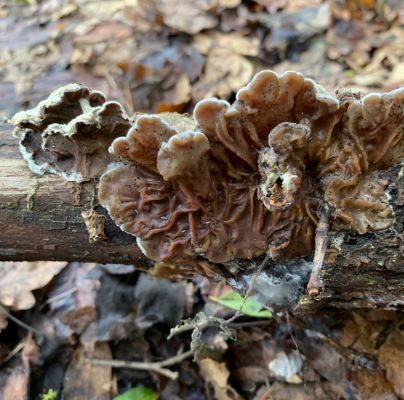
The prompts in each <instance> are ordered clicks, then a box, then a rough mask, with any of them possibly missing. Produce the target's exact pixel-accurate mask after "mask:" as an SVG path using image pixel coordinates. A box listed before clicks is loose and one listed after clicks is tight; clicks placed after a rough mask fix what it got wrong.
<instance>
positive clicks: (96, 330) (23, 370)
mask: <svg viewBox="0 0 404 400" xmlns="http://www.w3.org/2000/svg"><path fill="white" fill-rule="evenodd" d="M400 7H401V8H400ZM403 38H404V8H403V7H402V2H401V1H400V0H395V1H394V0H391V1H388V0H385V1H384V0H381V1H380V0H333V1H320V0H293V1H288V0H254V1H253V0H251V1H242V0H195V1H189V0H121V1H113V0H108V1H106V0H43V1H35V0H27V1H26V0H18V1H17V0H16V1H7V0H6V1H4V0H0V98H1V101H0V118H2V119H4V120H6V119H7V118H9V117H11V116H12V115H13V114H14V113H15V112H16V111H18V110H21V109H26V108H29V107H32V106H34V105H35V104H36V103H37V102H38V101H40V100H42V99H44V98H45V97H46V96H47V95H48V94H49V93H50V92H51V91H52V90H53V89H55V88H57V87H59V86H62V85H65V84H67V83H71V82H80V83H83V84H86V85H88V86H90V87H92V88H94V89H98V90H101V91H102V92H103V93H105V94H106V96H107V98H108V99H115V100H118V101H120V102H121V103H122V104H123V105H124V106H125V108H126V110H127V111H128V113H129V114H132V113H134V112H138V111H142V112H163V111H177V112H192V109H193V107H194V105H195V103H196V102H197V101H198V100H200V99H202V98H206V97H210V96H217V97H220V98H223V99H227V100H230V101H231V100H233V99H234V96H235V92H236V91H237V89H239V88H240V87H242V86H243V85H245V84H246V83H247V82H248V81H249V80H250V79H251V78H252V77H253V75H254V74H255V73H256V72H257V71H259V70H262V69H268V68H269V69H272V70H274V71H276V72H283V71H286V70H297V71H299V72H302V73H303V74H304V75H305V76H308V77H310V78H313V79H314V80H316V81H317V82H318V83H320V84H322V85H323V86H324V87H325V88H326V89H327V90H329V91H335V90H338V89H339V88H341V87H355V88H358V89H359V90H360V92H361V93H363V94H366V93H369V92H373V91H387V90H392V89H394V88H397V87H399V86H403V85H404V40H403ZM239 305H240V298H239V297H238V296H237V295H236V294H235V293H234V292H232V291H231V289H230V288H229V287H227V286H225V285H223V284H221V283H212V282H209V281H208V280H206V279H205V278H200V277H199V278H194V279H193V280H189V281H178V282H172V281H169V280H164V279H154V278H151V277H149V276H148V275H146V274H145V273H140V272H139V271H136V270H135V268H134V267H132V266H127V265H98V264H89V263H66V262H59V263H49V262H36V263H14V264H13V265H10V264H9V263H0V329H1V332H0V400H20V399H26V398H28V399H35V400H36V399H41V400H54V399H64V400H76V399H77V400H78V399H97V400H98V399H101V400H104V399H105V400H109V399H113V398H116V399H119V400H123V399H126V400H139V399H144V400H148V399H154V398H157V397H158V398H159V399H163V400H175V399H180V400H199V399H218V400H228V399H254V400H265V399H268V400H269V399H273V400H284V399H285V400H286V399H296V400H303V399H318V400H322V399H363V400H365V399H374V400H378V399H383V400H384V399H389V400H390V399H391V400H393V399H399V398H401V399H404V314H403V313H402V312H399V311H394V310H354V311H349V312H348V311H344V310H323V311H322V312H321V314H319V315H313V316H310V317H307V318H306V319H304V320H302V319H298V318H296V317H295V316H293V315H292V314H288V313H286V312H284V313H276V314H271V313H270V312H268V311H267V310H260V306H259V305H257V304H256V303H255V302H254V301H251V302H250V303H248V307H247V308H245V313H244V315H243V316H241V317H240V318H238V319H237V320H236V321H234V322H233V323H232V324H231V325H230V327H231V328H234V329H235V331H236V339H234V340H233V339H231V338H229V337H228V336H226V335H223V333H221V332H220V330H219V329H217V328H214V327H211V328H208V329H206V330H205V331H204V332H203V335H202V339H201V340H202V342H203V344H204V350H205V351H206V352H207V354H208V355H209V358H205V359H203V360H199V361H195V362H194V361H193V360H192V357H185V356H184V357H182V356H181V355H180V356H178V354H181V352H187V351H188V349H189V347H190V342H191V337H190V332H185V333H182V334H181V335H178V336H174V337H173V338H172V339H170V340H168V339H167V336H168V334H169V332H170V328H172V327H174V326H176V325H177V324H179V323H180V321H181V320H182V319H184V318H189V317H193V316H195V315H196V314H197V313H198V312H200V311H203V312H204V313H205V314H206V315H208V316H217V317H222V318H227V317H230V316H231V315H233V314H234V312H235V309H237V307H238V306H239ZM187 354H188V353H186V355H187ZM176 356H178V357H176ZM171 357H176V358H174V360H170V359H171ZM100 359H102V360H105V361H104V365H99V364H100V362H98V364H97V362H96V361H95V360H100ZM167 359H168V360H169V364H170V365H167V366H166V367H164V369H165V370H167V369H169V370H170V371H168V374H169V375H170V373H172V372H178V376H177V378H176V379H171V378H169V377H167V376H164V372H163V374H162V373H161V371H160V372H156V371H155V370H153V369H155V368H154V367H155V366H156V365H155V364H152V365H150V363H155V362H160V361H163V360H167ZM117 360H122V361H123V362H122V363H121V364H124V365H123V366H121V367H112V365H113V362H116V361H117ZM132 361H137V362H141V363H142V364H141V365H140V366H139V365H137V366H136V368H135V369H131V368H129V366H130V365H128V363H129V362H132ZM170 361H172V363H170ZM177 361H178V362H177ZM160 367H161V365H160ZM166 372H167V371H166ZM122 393H124V394H123V395H121V396H119V394H122ZM125 393H126V394H125Z"/></svg>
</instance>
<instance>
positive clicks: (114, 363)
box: [90, 350, 194, 379]
mask: <svg viewBox="0 0 404 400" xmlns="http://www.w3.org/2000/svg"><path fill="white" fill-rule="evenodd" d="M193 354H194V352H193V351H192V350H188V351H186V352H185V353H179V354H177V355H176V356H174V357H170V358H167V359H166V360H163V361H157V362H142V361H126V360H101V359H96V358H92V359H90V362H91V364H93V365H105V366H108V367H113V368H129V369H138V370H143V371H153V372H156V373H158V374H160V375H164V376H166V377H167V378H169V379H177V378H178V372H176V371H171V370H170V369H166V368H165V367H170V366H172V365H175V364H178V363H180V362H181V361H183V360H185V359H187V358H189V357H191V356H192V355H193Z"/></svg>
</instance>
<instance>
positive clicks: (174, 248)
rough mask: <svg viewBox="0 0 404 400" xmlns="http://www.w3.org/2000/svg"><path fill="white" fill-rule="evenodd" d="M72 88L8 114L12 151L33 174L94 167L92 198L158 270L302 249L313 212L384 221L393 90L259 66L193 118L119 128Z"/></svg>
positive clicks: (123, 123)
mask: <svg viewBox="0 0 404 400" xmlns="http://www.w3.org/2000/svg"><path fill="white" fill-rule="evenodd" d="M73 87H74V88H76V89H77V90H76V89H75V90H71V89H69V90H66V88H61V89H59V91H58V92H56V94H55V93H54V94H53V95H51V96H50V98H49V99H48V100H45V101H44V102H42V103H40V104H39V105H38V107H36V108H35V109H34V110H31V111H29V112H26V113H25V114H22V113H20V114H17V116H16V117H14V123H15V124H17V125H18V127H17V133H18V134H19V135H20V137H21V148H22V149H23V154H24V155H25V156H27V155H28V158H29V160H30V166H31V168H32V169H34V168H33V163H34V164H35V165H37V166H38V165H39V167H35V168H37V170H36V171H35V169H34V171H35V172H43V170H47V171H50V172H53V173H59V174H60V173H61V174H64V175H65V176H66V177H68V178H69V177H72V176H79V177H80V179H79V180H85V179H88V178H91V177H94V176H99V175H101V174H102V175H101V178H100V184H99V191H98V197H99V201H100V203H101V204H102V205H103V206H104V207H106V208H107V210H108V212H109V214H110V216H111V218H112V220H113V221H114V222H115V223H116V224H117V225H118V226H119V227H120V228H121V229H122V230H123V231H125V232H127V233H129V234H131V235H133V236H135V237H136V238H137V243H138V245H139V247H140V249H141V250H142V251H143V252H144V254H145V255H146V256H147V257H149V258H150V259H152V260H153V261H155V262H156V268H157V270H159V271H160V272H161V273H163V272H164V269H165V268H168V269H170V268H172V271H179V272H180V273H183V274H187V273H192V272H194V273H195V272H199V273H201V272H202V273H208V272H207V271H208V270H206V268H205V267H206V266H207V265H208V264H209V263H210V262H212V263H227V262H231V261H232V260H235V259H253V258H255V257H258V256H261V255H263V254H265V253H267V252H269V253H270V255H271V257H272V259H273V260H286V259H291V258H295V257H300V256H306V255H309V254H310V253H312V251H313V248H314V238H315V234H316V227H317V224H318V219H319V215H318V211H319V210H320V209H324V208H326V209H327V218H328V224H329V226H330V229H332V230H347V231H353V232H357V233H359V234H364V233H367V232H373V231H378V230H383V229H386V228H389V227H390V226H391V225H392V224H393V223H394V214H393V211H392V208H391V207H390V205H389V203H388V197H387V195H386V188H387V182H385V181H381V180H379V179H378V172H379V171H380V170H381V169H385V168H388V167H390V166H393V165H396V164H397V163H399V162H400V161H401V160H402V159H403V158H404V139H403V132H404V109H403V107H404V88H400V89H397V90H394V91H392V92H390V93H385V94H370V95H367V96H366V97H364V98H363V99H360V98H359V97H358V96H357V94H356V93H354V92H352V93H351V92H349V91H345V92H344V93H343V94H342V95H338V96H337V97H335V96H332V95H330V94H328V93H326V92H325V90H324V89H323V88H322V87H321V86H319V85H317V84H316V83H314V82H313V81H312V80H310V79H306V78H304V77H303V76H302V75H301V74H299V73H296V72H286V73H284V74H282V75H277V74H276V73H274V72H272V71H262V72H260V73H258V74H257V75H256V76H255V77H254V79H253V80H252V82H251V83H250V84H249V85H247V86H246V87H244V88H242V89H240V90H239V92H238V93H237V96H236V100H235V102H234V103H233V104H230V103H228V102H227V101H223V100H218V99H214V98H212V99H206V100H202V101H200V102H199V103H198V104H197V105H196V107H195V110H194V115H193V117H190V116H186V115H179V114H176V113H163V114H156V115H144V114H143V115H138V116H136V117H135V120H134V122H133V123H132V122H131V121H130V119H129V118H128V117H127V116H126V113H125V112H124V111H123V109H122V108H121V107H120V106H119V105H118V104H117V103H114V102H107V103H105V99H104V98H103V96H102V95H101V94H99V93H98V92H93V91H90V90H88V89H87V88H84V87H82V86H79V85H70V86H68V87H67V88H73ZM78 88H80V90H79V89H78ZM51 98H52V101H50V99H51ZM83 99H84V100H85V102H84V104H85V105H86V104H87V106H88V107H87V108H86V107H85V109H83V101H82V100H83ZM66 105H68V106H66ZM108 146H110V148H109V151H110V156H107V148H108ZM77 149H81V150H77ZM83 149H84V150H83ZM107 164H108V165H107Z"/></svg>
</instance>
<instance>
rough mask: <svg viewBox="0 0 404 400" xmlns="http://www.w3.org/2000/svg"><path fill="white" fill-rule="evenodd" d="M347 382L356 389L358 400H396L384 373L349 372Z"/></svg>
mask: <svg viewBox="0 0 404 400" xmlns="http://www.w3.org/2000/svg"><path fill="white" fill-rule="evenodd" d="M349 380H350V381H351V382H352V385H353V386H354V387H355V388H356V391H357V393H358V397H357V398H358V400H379V399H383V400H396V399H397V396H395V394H394V393H393V387H392V385H391V383H390V382H389V381H388V380H387V379H386V377H385V375H384V373H383V372H382V371H380V372H373V373H372V372H370V371H366V370H357V371H351V372H350V374H349Z"/></svg>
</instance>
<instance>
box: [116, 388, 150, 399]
mask: <svg viewBox="0 0 404 400" xmlns="http://www.w3.org/2000/svg"><path fill="white" fill-rule="evenodd" d="M113 400H157V394H156V393H155V392H154V391H153V390H151V389H149V388H145V387H142V386H138V387H135V388H133V389H130V390H128V391H127V392H125V393H122V394H120V395H119V396H116V397H114V399H113Z"/></svg>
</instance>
